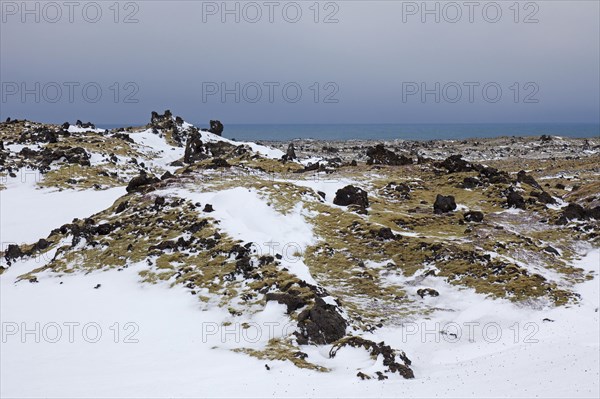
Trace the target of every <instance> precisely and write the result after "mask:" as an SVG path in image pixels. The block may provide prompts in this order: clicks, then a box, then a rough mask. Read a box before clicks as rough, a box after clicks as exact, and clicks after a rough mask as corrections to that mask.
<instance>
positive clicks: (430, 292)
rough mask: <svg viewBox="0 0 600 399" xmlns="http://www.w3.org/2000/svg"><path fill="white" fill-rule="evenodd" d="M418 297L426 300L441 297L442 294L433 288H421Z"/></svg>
mask: <svg viewBox="0 0 600 399" xmlns="http://www.w3.org/2000/svg"><path fill="white" fill-rule="evenodd" d="M417 295H418V296H420V297H421V298H425V297H426V296H440V293H439V292H437V291H436V290H434V289H433V288H421V289H418V290H417Z"/></svg>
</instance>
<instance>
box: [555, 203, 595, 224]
mask: <svg viewBox="0 0 600 399" xmlns="http://www.w3.org/2000/svg"><path fill="white" fill-rule="evenodd" d="M588 219H596V220H599V219H600V206H597V207H595V208H591V209H586V208H584V207H583V206H581V205H579V204H574V203H570V204H569V205H567V206H566V207H565V208H564V209H563V211H562V214H561V215H560V218H559V219H558V224H566V223H568V222H569V221H570V220H588Z"/></svg>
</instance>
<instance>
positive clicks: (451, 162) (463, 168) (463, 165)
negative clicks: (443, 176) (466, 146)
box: [434, 154, 475, 173]
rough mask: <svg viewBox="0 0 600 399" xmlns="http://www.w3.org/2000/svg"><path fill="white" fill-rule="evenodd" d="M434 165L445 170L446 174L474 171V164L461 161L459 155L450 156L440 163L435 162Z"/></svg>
mask: <svg viewBox="0 0 600 399" xmlns="http://www.w3.org/2000/svg"><path fill="white" fill-rule="evenodd" d="M434 165H435V166H436V167H438V168H444V169H446V170H447V171H448V173H458V172H470V171H472V170H474V169H475V166H474V164H472V163H471V162H468V161H465V160H464V159H462V155H460V154H456V155H450V156H449V157H448V158H446V159H445V160H443V161H442V162H436V163H435V164H434Z"/></svg>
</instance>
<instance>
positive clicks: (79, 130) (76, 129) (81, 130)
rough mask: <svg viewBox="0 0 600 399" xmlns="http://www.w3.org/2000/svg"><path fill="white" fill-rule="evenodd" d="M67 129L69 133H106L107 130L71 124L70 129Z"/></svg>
mask: <svg viewBox="0 0 600 399" xmlns="http://www.w3.org/2000/svg"><path fill="white" fill-rule="evenodd" d="M67 131H68V132H69V133H85V132H94V133H104V132H106V130H105V129H92V128H89V127H78V126H75V125H71V126H69V129H67Z"/></svg>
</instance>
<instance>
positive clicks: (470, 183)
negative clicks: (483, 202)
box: [461, 177, 482, 189]
mask: <svg viewBox="0 0 600 399" xmlns="http://www.w3.org/2000/svg"><path fill="white" fill-rule="evenodd" d="M481 185H482V184H481V181H479V179H478V178H476V177H465V178H464V180H463V181H462V184H461V187H462V188H468V189H473V188H475V187H478V186H481Z"/></svg>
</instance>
